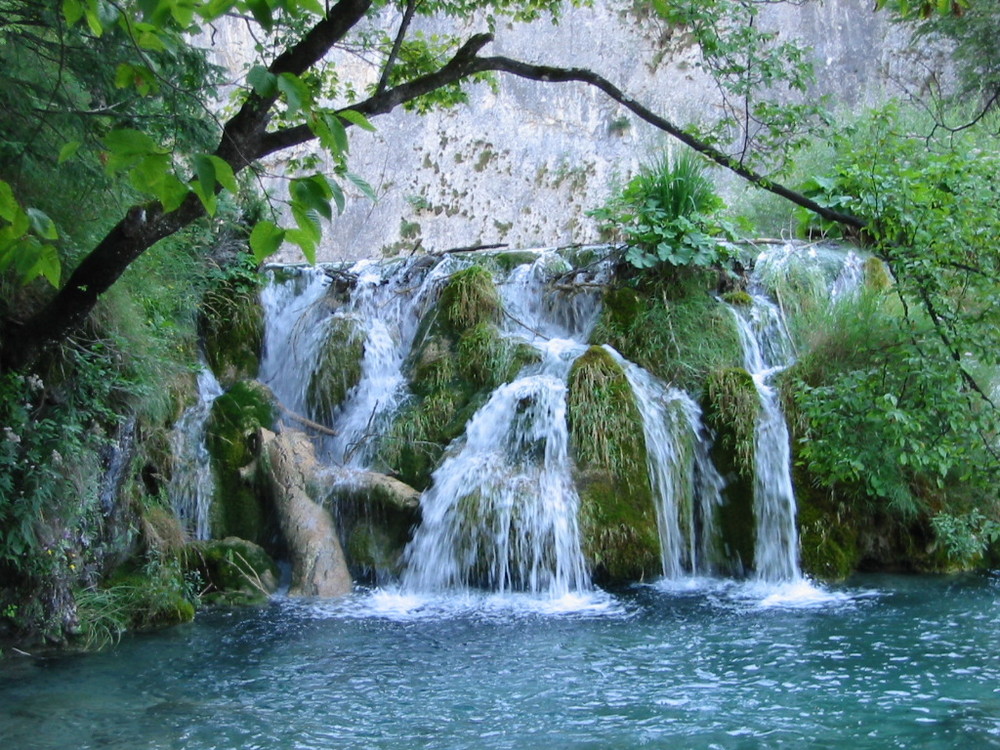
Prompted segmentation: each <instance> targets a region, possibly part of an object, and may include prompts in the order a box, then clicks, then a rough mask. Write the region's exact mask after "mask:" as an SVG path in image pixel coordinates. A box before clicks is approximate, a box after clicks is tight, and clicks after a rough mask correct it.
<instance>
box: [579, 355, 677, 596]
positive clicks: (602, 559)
mask: <svg viewBox="0 0 1000 750" xmlns="http://www.w3.org/2000/svg"><path fill="white" fill-rule="evenodd" d="M568 413H569V425H570V446H571V451H572V455H573V459H574V461H575V463H576V466H577V467H578V471H577V487H578V490H579V494H580V525H581V535H582V538H583V549H584V554H585V555H586V557H587V559H588V561H589V563H590V565H591V566H592V568H593V570H594V574H595V576H596V577H597V578H598V579H599V580H601V579H604V580H608V581H629V580H641V579H643V578H647V577H653V576H656V575H659V574H660V573H661V572H662V570H661V559H660V542H659V532H658V530H657V526H656V511H655V507H654V504H653V498H652V491H651V489H650V486H649V476H648V473H647V471H646V447H645V442H644V439H643V432H642V418H641V416H640V414H639V410H638V408H637V407H636V405H635V400H634V397H633V395H632V389H631V387H630V386H629V384H628V381H627V379H626V378H625V373H624V372H623V371H622V369H621V367H620V366H619V365H618V363H617V362H615V361H614V360H613V359H612V358H611V355H610V354H609V353H608V352H607V351H606V350H605V349H603V348H602V347H597V346H592V347H591V348H590V349H589V350H588V351H587V352H586V353H585V354H584V355H583V356H582V357H580V358H579V359H577V361H576V362H575V363H574V364H573V368H572V370H571V371H570V377H569V402H568Z"/></svg>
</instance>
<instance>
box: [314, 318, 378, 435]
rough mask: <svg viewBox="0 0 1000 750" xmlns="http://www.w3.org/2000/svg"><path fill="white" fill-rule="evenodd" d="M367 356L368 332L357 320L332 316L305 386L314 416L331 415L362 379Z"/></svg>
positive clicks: (327, 418) (318, 417)
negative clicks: (362, 370)
mask: <svg viewBox="0 0 1000 750" xmlns="http://www.w3.org/2000/svg"><path fill="white" fill-rule="evenodd" d="M364 356H365V334H364V331H362V330H361V326H360V324H359V323H358V321H357V320H356V319H355V318H350V317H346V316H343V315H335V316H333V317H332V318H331V319H330V322H329V327H328V329H327V333H326V337H325V339H324V341H323V344H322V347H321V348H320V354H319V359H318V361H317V362H316V367H315V369H314V370H313V373H312V376H311V377H310V378H309V387H308V388H307V390H306V403H307V405H308V406H309V413H310V415H311V416H312V417H313V418H315V419H318V420H330V419H332V416H333V414H334V412H335V411H336V409H337V407H339V406H340V405H341V404H342V403H343V401H344V399H345V398H346V396H347V394H348V392H349V391H350V390H351V389H352V388H354V386H356V385H357V384H358V383H359V382H360V380H361V365H362V360H363V359H364Z"/></svg>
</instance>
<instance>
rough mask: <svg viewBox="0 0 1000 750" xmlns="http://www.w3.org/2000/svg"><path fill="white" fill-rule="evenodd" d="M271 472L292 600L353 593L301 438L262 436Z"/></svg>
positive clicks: (312, 460)
mask: <svg viewBox="0 0 1000 750" xmlns="http://www.w3.org/2000/svg"><path fill="white" fill-rule="evenodd" d="M261 441H262V443H263V446H264V450H265V451H266V454H267V458H268V461H269V464H270V468H271V472H270V473H271V483H272V488H273V492H274V504H275V508H276V510H277V513H278V522H279V525H280V526H281V533H282V536H283V537H284V540H285V543H286V544H287V545H288V551H289V557H290V559H291V562H292V584H291V587H290V589H289V594H291V595H292V596H316V597H327V598H329V597H337V596H344V595H345V594H349V593H350V592H351V589H352V586H353V584H352V581H351V575H350V573H349V572H348V570H347V561H346V560H345V559H344V551H343V549H341V546H340V540H339V539H338V537H337V529H336V527H335V526H334V523H333V518H332V517H331V516H330V513H329V512H328V511H327V510H326V509H324V508H323V507H322V506H321V505H319V504H318V503H317V502H316V501H315V500H313V499H312V497H310V495H309V488H310V486H315V477H316V473H317V470H318V468H319V466H318V464H317V463H316V455H315V452H314V451H313V446H312V443H310V442H309V439H308V438H307V437H306V436H305V435H304V434H303V433H301V432H296V431H294V430H286V431H284V432H282V433H281V434H280V435H276V434H275V433H273V432H271V431H269V430H261Z"/></svg>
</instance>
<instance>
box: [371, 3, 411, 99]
mask: <svg viewBox="0 0 1000 750" xmlns="http://www.w3.org/2000/svg"><path fill="white" fill-rule="evenodd" d="M417 2H418V0H406V10H404V11H403V20H402V21H400V22H399V31H397V32H396V39H395V40H394V41H393V43H392V50H390V52H389V57H388V58H387V59H386V61H385V65H384V66H383V67H382V76H381V77H380V78H379V81H378V85H377V86H376V87H375V93H376V94H381V93H382V92H383V91H385V90H386V88H387V87H388V86H389V76H390V75H392V69H393V68H394V67H396V60H397V59H398V58H399V50H400V49H401V48H402V47H403V40H404V39H405V38H406V32H407V30H408V29H409V28H410V22H411V21H412V20H413V14H414V13H416V11H417Z"/></svg>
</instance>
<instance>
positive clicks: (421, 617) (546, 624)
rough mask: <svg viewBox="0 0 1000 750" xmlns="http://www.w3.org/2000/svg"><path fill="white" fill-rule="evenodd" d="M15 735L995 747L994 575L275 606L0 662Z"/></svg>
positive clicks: (374, 596)
mask: <svg viewBox="0 0 1000 750" xmlns="http://www.w3.org/2000/svg"><path fill="white" fill-rule="evenodd" d="M0 675H2V677H3V679H2V680H0V747H2V748H4V750H8V749H9V750H21V749H24V750H30V749H32V748H132V749H134V748H184V749H185V750H199V749H202V748H205V749H207V748H220V749H223V748H241V749H242V748H261V749H265V748H267V749H272V748H273V749H285V748H476V749H477V750H478V749H480V748H485V749H486V750H490V749H491V748H551V749H553V750H554V749H556V748H595V749H596V748H640V747H651V748H660V747H662V748H757V747H814V748H826V747H829V748H851V749H852V750H860V749H861V748H897V747H898V748H904V747H907V748H989V747H1000V577H997V576H962V577H924V576H915V577H899V576H878V577H859V578H856V579H853V580H852V581H850V582H849V583H848V584H845V585H843V586H837V587H825V588H822V589H819V588H812V587H809V586H808V585H805V584H799V585H796V586H790V587H785V588H782V587H770V588H761V587H759V586H754V585H752V584H735V583H723V582H711V581H688V582H680V583H672V584H670V585H665V584H654V585H649V586H638V587H634V588H631V589H627V590H624V591H619V592H615V593H614V594H603V593H601V592H598V593H597V594H595V595H594V596H592V597H585V598H576V599H572V600H563V601H559V602H548V601H544V600H532V599H528V598H525V597H517V596H512V597H505V598H498V597H474V596H469V597H464V598H463V597H443V598H440V599H417V598H412V597H410V598H407V597H402V596H399V595H395V594H393V593H391V592H374V593H372V592H366V593H359V594H356V595H354V596H353V597H351V598H350V599H348V600H346V601H342V602H336V603H332V602H325V603H315V602H314V603H310V602H302V601H291V600H276V601H275V602H274V603H272V604H271V605H269V606H267V607H264V608H261V609H250V610H233V611H215V612H202V613H200V614H199V615H198V617H197V619H196V621H195V622H193V623H190V624H188V625H183V626H179V627H175V628H171V629H169V630H166V631H162V632H158V633H152V634H146V635H139V636H133V637H128V638H126V639H124V640H122V642H121V643H119V644H118V645H117V646H115V647H113V648H111V649H109V650H107V651H105V652H103V653H99V654H75V655H62V656H55V657H47V658H27V657H25V658H18V659H12V660H7V661H5V662H0Z"/></svg>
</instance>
